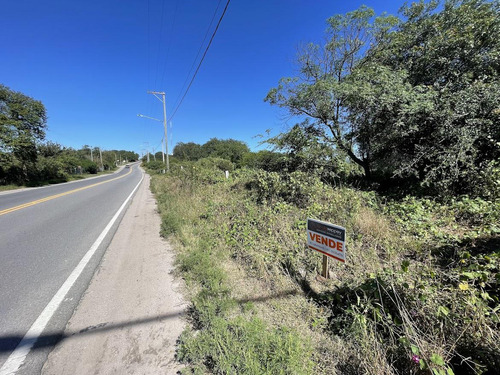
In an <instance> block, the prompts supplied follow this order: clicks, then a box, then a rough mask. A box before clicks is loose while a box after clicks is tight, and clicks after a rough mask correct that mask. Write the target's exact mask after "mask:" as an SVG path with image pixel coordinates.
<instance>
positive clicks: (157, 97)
mask: <svg viewBox="0 0 500 375" xmlns="http://www.w3.org/2000/svg"><path fill="white" fill-rule="evenodd" d="M148 94H153V95H154V96H155V97H156V99H158V100H159V101H160V102H162V103H163V129H164V130H165V151H166V152H165V153H166V154H167V172H168V171H170V164H169V162H168V137H167V109H166V105H165V92H164V91H161V92H160V91H148ZM158 95H161V96H162V97H161V98H160V97H159V96H158Z"/></svg>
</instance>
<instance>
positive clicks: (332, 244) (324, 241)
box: [309, 232, 343, 251]
mask: <svg viewBox="0 0 500 375" xmlns="http://www.w3.org/2000/svg"><path fill="white" fill-rule="evenodd" d="M309 237H311V240H313V241H314V242H316V243H318V244H321V245H326V246H328V247H329V248H331V249H337V250H338V251H343V250H342V242H337V241H335V240H332V239H331V238H328V237H324V236H322V235H320V234H317V233H312V232H309Z"/></svg>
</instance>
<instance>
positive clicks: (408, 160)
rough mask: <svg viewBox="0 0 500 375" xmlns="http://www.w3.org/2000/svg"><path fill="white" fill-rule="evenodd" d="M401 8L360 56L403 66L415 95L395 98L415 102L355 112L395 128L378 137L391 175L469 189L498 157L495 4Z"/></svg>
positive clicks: (499, 32)
mask: <svg viewBox="0 0 500 375" xmlns="http://www.w3.org/2000/svg"><path fill="white" fill-rule="evenodd" d="M402 12H403V15H404V16H405V17H406V21H405V22H403V23H401V25H400V27H399V28H398V29H397V30H396V31H395V32H393V33H391V35H390V38H388V39H386V40H384V41H382V42H381V43H379V44H378V45H376V46H375V47H374V48H372V49H371V51H370V53H369V54H368V55H367V57H366V59H365V60H366V61H368V62H370V63H371V64H374V65H376V66H378V67H379V69H382V68H380V67H383V69H386V70H387V71H390V72H404V79H403V83H404V85H405V86H407V87H409V88H410V89H409V90H408V91H407V92H412V91H413V92H414V93H413V94H412V99H411V100H410V101H408V100H406V98H405V97H404V95H402V96H401V100H399V102H398V104H399V105H400V106H404V105H406V104H407V103H413V107H411V108H409V109H410V111H408V110H407V111H406V113H401V112H393V113H391V112H390V111H387V110H385V109H383V110H381V109H380V107H379V109H378V110H375V111H373V110H371V109H370V108H368V107H365V108H362V109H360V108H357V111H356V112H357V113H358V114H361V115H362V116H361V117H364V119H365V120H366V119H367V118H368V117H370V116H373V114H374V113H378V115H379V119H381V118H383V119H384V122H385V126H384V127H383V128H384V130H385V133H391V132H394V130H397V133H396V134H395V137H388V138H386V139H380V140H377V141H376V143H377V145H378V147H380V148H381V149H383V150H387V149H388V148H392V150H393V155H395V159H396V160H397V165H394V168H393V172H394V173H396V174H400V175H401V176H410V175H413V176H417V177H418V179H419V180H420V181H421V182H422V183H424V185H429V186H431V187H433V188H434V189H435V190H441V191H443V190H444V191H451V192H460V193H463V192H473V191H474V190H475V189H476V188H477V186H476V185H477V183H478V176H479V174H480V172H481V170H484V169H485V168H488V166H489V165H490V164H491V162H492V161H494V160H497V159H498V158H499V157H500V149H499V148H498V142H499V141H500V5H499V2H498V1H485V0H463V1H458V0H451V1H446V2H445V3H444V4H443V6H442V9H441V10H438V3H437V2H430V3H424V2H422V1H421V2H419V3H413V4H412V5H411V6H407V7H404V8H403V9H402ZM380 101H381V100H380V98H378V103H380ZM415 103H419V104H420V105H415ZM409 112H410V113H409ZM370 127H372V129H374V128H376V126H375V127H374V123H372V124H370V126H365V129H370Z"/></svg>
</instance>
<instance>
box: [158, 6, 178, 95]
mask: <svg viewBox="0 0 500 375" xmlns="http://www.w3.org/2000/svg"><path fill="white" fill-rule="evenodd" d="M178 7H179V0H177V1H176V3H175V10H174V19H173V21H172V23H171V24H170V32H169V33H168V39H167V53H166V55H165V65H164V67H163V73H162V75H161V80H160V87H162V86H163V81H164V78H165V73H166V71H167V64H168V58H169V57H170V54H169V52H170V46H171V44H172V43H171V41H172V34H173V31H174V26H175V21H176V20H177V8H178Z"/></svg>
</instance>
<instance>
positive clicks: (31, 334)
mask: <svg viewBox="0 0 500 375" xmlns="http://www.w3.org/2000/svg"><path fill="white" fill-rule="evenodd" d="M143 179H144V174H143V175H142V178H141V180H140V181H139V183H138V184H137V185H136V187H135V188H134V190H132V193H130V195H129V196H128V197H127V199H125V202H123V204H122V205H121V207H120V208H119V209H118V211H116V213H115V215H114V216H113V218H112V219H111V221H110V222H109V223H108V225H106V228H104V230H103V231H102V232H101V234H100V235H99V237H97V240H95V242H94V244H93V245H92V246H91V247H90V249H89V250H88V251H87V253H86V254H85V255H84V257H83V258H82V260H80V263H78V265H77V266H76V268H75V269H74V270H73V272H71V275H69V276H68V278H67V279H66V281H65V282H64V284H63V285H62V286H61V288H59V290H58V291H57V293H56V294H55V295H54V297H52V299H51V300H50V302H49V304H48V305H47V306H45V309H44V310H43V311H42V313H41V314H40V316H38V318H37V319H36V320H35V323H33V325H32V326H31V327H30V329H29V330H28V332H27V333H26V335H24V337H23V339H22V340H21V342H20V343H19V344H18V345H17V346H16V349H14V351H13V352H12V353H11V355H10V356H9V358H7V361H6V362H5V363H4V364H3V366H2V368H0V375H13V374H15V373H16V372H17V370H18V369H19V367H21V365H22V364H23V363H24V361H25V359H26V356H27V355H28V353H29V352H30V351H31V349H32V348H33V345H35V343H36V341H37V340H38V338H39V337H40V335H41V334H42V332H43V330H44V329H45V327H46V326H47V324H48V323H49V320H50V318H52V315H54V313H55V312H56V310H57V309H58V307H59V305H60V304H61V302H62V301H63V300H64V298H65V297H66V294H68V292H69V290H70V289H71V287H72V286H73V284H74V283H75V281H76V280H77V279H78V277H79V276H80V275H81V273H82V272H83V270H84V269H85V267H86V266H87V264H88V262H89V261H90V259H91V258H92V256H93V255H94V253H95V252H96V250H97V248H98V247H99V246H100V245H101V243H102V241H103V240H104V238H105V237H106V235H107V234H108V232H109V231H110V229H111V227H112V226H113V224H114V223H115V222H116V220H117V219H118V217H119V216H120V214H121V212H122V211H123V210H124V209H125V206H126V205H127V203H128V201H129V200H130V199H131V198H132V196H133V195H134V193H135V191H136V190H137V189H138V188H139V185H140V184H141V182H142V180H143Z"/></svg>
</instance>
